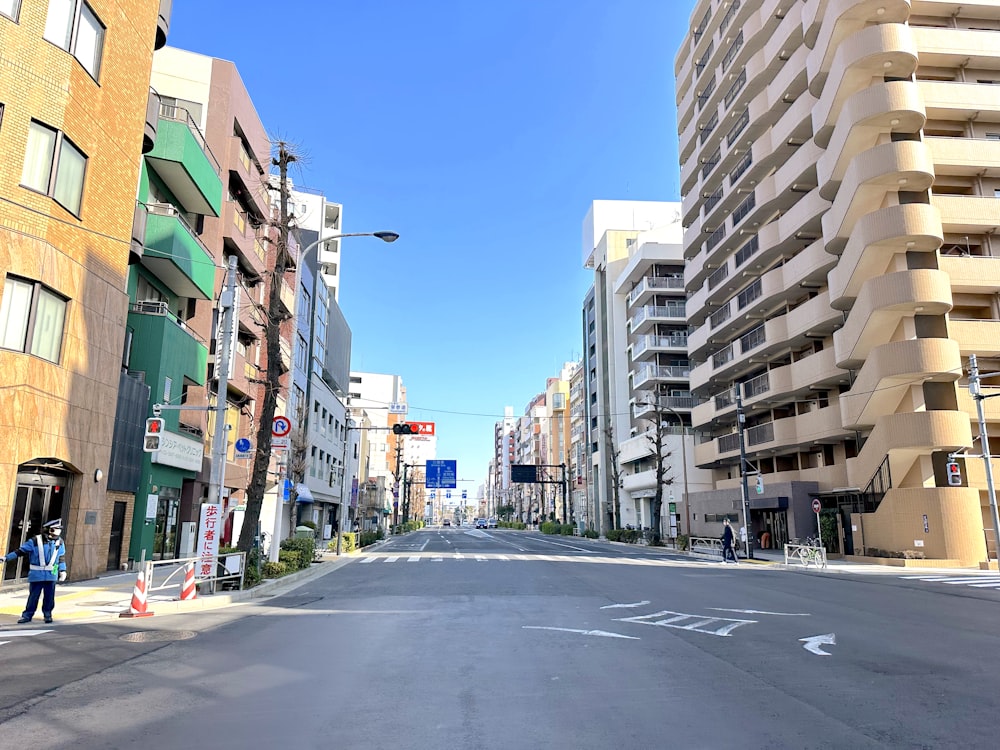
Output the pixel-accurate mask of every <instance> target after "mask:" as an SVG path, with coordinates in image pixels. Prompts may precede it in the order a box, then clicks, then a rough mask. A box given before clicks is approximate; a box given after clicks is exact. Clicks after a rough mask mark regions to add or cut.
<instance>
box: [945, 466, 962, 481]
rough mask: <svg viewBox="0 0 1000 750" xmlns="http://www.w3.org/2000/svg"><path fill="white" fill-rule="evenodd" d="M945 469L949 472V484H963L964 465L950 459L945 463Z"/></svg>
mask: <svg viewBox="0 0 1000 750" xmlns="http://www.w3.org/2000/svg"><path fill="white" fill-rule="evenodd" d="M945 471H946V472H947V474H948V485H949V486H951V487H961V486H962V467H960V466H959V465H958V462H956V461H949V462H948V463H947V464H945Z"/></svg>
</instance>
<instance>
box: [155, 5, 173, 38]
mask: <svg viewBox="0 0 1000 750" xmlns="http://www.w3.org/2000/svg"><path fill="white" fill-rule="evenodd" d="M173 4H174V0H160V10H159V12H158V13H157V16H156V39H155V40H154V41H153V49H154V50H157V49H161V48H162V47H164V46H165V45H166V43H167V34H169V33H170V14H171V12H172V10H173Z"/></svg>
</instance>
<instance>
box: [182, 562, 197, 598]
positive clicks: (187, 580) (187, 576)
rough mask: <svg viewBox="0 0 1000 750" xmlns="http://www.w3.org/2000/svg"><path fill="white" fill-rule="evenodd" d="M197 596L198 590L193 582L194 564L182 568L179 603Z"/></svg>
mask: <svg viewBox="0 0 1000 750" xmlns="http://www.w3.org/2000/svg"><path fill="white" fill-rule="evenodd" d="M197 596H198V588H197V586H195V582H194V563H188V564H187V565H185V566H184V583H182V584H181V601H182V602H183V601H187V600H189V599H194V598H195V597H197Z"/></svg>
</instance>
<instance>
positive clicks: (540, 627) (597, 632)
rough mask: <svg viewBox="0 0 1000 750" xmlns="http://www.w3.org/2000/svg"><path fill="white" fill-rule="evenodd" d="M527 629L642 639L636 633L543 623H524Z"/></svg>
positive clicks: (523, 626)
mask: <svg viewBox="0 0 1000 750" xmlns="http://www.w3.org/2000/svg"><path fill="white" fill-rule="evenodd" d="M521 627H522V628H524V629H525V630H556V631H558V632H560V633H579V634H580V635H595V636H598V637H599V638H624V639H626V640H629V641H638V640H642V639H641V638H638V637H636V636H634V635H622V634H621V633H610V632H608V631H607V630H577V629H576V628H547V627H545V626H543V625H522V626H521Z"/></svg>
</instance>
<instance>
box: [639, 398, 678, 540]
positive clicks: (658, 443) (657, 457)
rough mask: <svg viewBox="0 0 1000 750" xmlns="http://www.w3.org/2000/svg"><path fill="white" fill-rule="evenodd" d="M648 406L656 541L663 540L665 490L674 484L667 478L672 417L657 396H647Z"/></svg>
mask: <svg viewBox="0 0 1000 750" xmlns="http://www.w3.org/2000/svg"><path fill="white" fill-rule="evenodd" d="M646 404H647V405H649V406H650V407H652V409H653V414H652V429H651V430H649V431H648V432H647V433H646V440H648V441H649V447H650V448H651V449H652V451H653V475H654V478H655V481H656V489H655V490H654V494H653V500H652V504H651V506H652V507H651V511H652V515H653V534H654V535H655V536H656V539H662V538H663V534H662V523H661V519H660V514H661V512H662V510H663V488H664V487H665V486H667V485H670V484H673V483H674V479H673V477H668V476H667V471H668V469H669V468H670V465H669V464H668V462H667V459H668V458H670V456H671V455H672V453H671V452H670V451H668V450H666V442H667V441H666V436H667V434H668V432H669V430H670V426H671V422H670V415H669V414H668V413H667V411H666V409H664V408H663V405H662V404H661V403H660V400H659V399H658V398H657V397H656V395H655V394H647V396H646Z"/></svg>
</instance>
